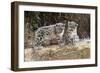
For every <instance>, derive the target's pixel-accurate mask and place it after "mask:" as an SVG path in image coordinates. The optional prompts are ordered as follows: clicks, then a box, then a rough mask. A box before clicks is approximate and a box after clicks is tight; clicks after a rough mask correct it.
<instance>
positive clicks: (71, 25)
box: [68, 21, 78, 31]
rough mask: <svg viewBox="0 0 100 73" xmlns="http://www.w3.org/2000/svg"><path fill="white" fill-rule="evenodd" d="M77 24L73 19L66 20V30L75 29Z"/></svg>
mask: <svg viewBox="0 0 100 73" xmlns="http://www.w3.org/2000/svg"><path fill="white" fill-rule="evenodd" d="M77 27H78V24H77V23H76V22H74V21H68V30H69V31H74V30H75V29H77Z"/></svg>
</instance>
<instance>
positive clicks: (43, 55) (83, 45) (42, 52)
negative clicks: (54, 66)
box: [24, 41, 90, 61]
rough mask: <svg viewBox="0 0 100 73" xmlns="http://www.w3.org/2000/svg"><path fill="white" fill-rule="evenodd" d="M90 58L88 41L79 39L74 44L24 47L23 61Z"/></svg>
mask: <svg viewBox="0 0 100 73" xmlns="http://www.w3.org/2000/svg"><path fill="white" fill-rule="evenodd" d="M87 58H90V42H88V41H81V42H78V43H77V44H75V45H66V46H64V47H61V48H59V46H58V45H51V46H47V47H44V48H43V49H33V48H27V49H25V59H24V60H25V61H47V60H67V59H68V60H69V59H70V60H71V59H72V60H73V59H87Z"/></svg>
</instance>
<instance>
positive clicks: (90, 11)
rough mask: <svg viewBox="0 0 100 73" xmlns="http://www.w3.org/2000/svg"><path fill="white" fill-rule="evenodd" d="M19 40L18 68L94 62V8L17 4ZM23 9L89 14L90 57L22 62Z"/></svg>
mask: <svg viewBox="0 0 100 73" xmlns="http://www.w3.org/2000/svg"><path fill="white" fill-rule="evenodd" d="M18 9H19V12H18V13H19V18H18V19H19V20H18V21H19V23H18V24H19V31H18V32H19V36H18V37H19V39H18V40H19V42H18V45H19V46H18V52H19V53H18V58H19V59H18V63H19V68H35V67H50V66H64V65H68V66H70V65H84V64H95V45H96V44H95V43H94V42H95V35H94V34H95V14H96V13H95V9H84V8H83V9H82V8H69V7H66V8H63V7H50V6H35V5H33V6H31V5H19V6H18ZM24 11H40V12H62V13H81V14H82V13H83V14H90V16H91V18H90V23H91V51H90V56H91V57H90V59H80V60H61V61H60V60H59V61H34V62H24Z"/></svg>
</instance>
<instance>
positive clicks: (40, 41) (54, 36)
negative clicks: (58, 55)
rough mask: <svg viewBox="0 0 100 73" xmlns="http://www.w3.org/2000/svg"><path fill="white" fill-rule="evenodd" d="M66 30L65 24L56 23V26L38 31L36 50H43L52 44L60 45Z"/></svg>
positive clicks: (44, 27) (41, 28)
mask: <svg viewBox="0 0 100 73" xmlns="http://www.w3.org/2000/svg"><path fill="white" fill-rule="evenodd" d="M64 29H65V24H63V23H56V24H54V25H49V26H43V27H40V28H38V29H37V30H36V32H35V40H34V48H43V47H44V46H48V45H50V44H59V40H60V39H61V36H62V35H63V34H61V33H62V32H63V31H64Z"/></svg>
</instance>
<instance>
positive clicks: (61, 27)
mask: <svg viewBox="0 0 100 73" xmlns="http://www.w3.org/2000/svg"><path fill="white" fill-rule="evenodd" d="M55 29H56V33H58V34H59V33H61V32H62V31H63V30H64V29H65V24H63V23H56V24H55Z"/></svg>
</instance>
